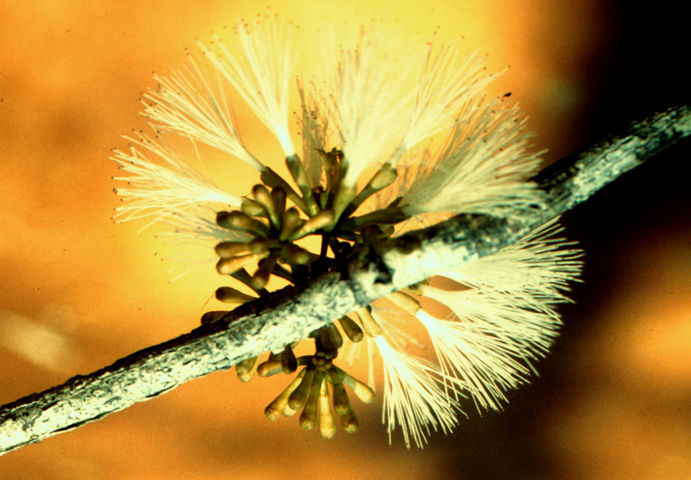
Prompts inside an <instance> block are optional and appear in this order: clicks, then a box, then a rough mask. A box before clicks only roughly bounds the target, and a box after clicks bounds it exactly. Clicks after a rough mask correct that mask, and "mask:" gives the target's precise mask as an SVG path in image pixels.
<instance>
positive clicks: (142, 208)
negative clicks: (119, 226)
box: [112, 134, 240, 228]
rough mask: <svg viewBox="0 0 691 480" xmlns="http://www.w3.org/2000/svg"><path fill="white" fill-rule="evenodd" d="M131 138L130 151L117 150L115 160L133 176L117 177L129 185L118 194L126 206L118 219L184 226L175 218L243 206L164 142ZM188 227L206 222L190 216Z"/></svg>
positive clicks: (146, 138) (117, 215)
mask: <svg viewBox="0 0 691 480" xmlns="http://www.w3.org/2000/svg"><path fill="white" fill-rule="evenodd" d="M125 138H127V139H128V140H129V141H130V143H131V147H130V151H129V152H123V151H121V150H117V149H115V150H114V151H113V157H112V159H113V160H114V161H116V162H117V163H118V164H119V166H120V169H121V170H123V171H125V172H127V173H129V175H128V176H126V177H119V176H118V177H113V179H114V180H120V181H123V182H127V186H126V187H118V188H116V189H115V192H116V193H117V194H118V195H120V196H121V197H122V200H123V204H122V205H120V206H119V207H117V208H116V214H115V219H117V220H119V221H127V220H135V219H140V218H145V217H152V219H151V220H150V222H149V223H148V224H147V225H145V226H144V227H142V228H146V226H149V225H151V224H153V223H155V222H157V221H159V220H163V221H167V222H168V223H171V222H173V223H178V224H179V223H180V221H179V220H175V219H174V217H176V216H177V217H180V216H181V215H183V214H184V213H186V212H187V213H189V212H190V211H193V210H197V209H198V208H200V207H209V206H215V207H216V209H219V208H227V206H233V207H238V206H240V198H239V197H236V196H235V195H231V194H229V193H227V192H225V191H223V190H221V189H219V188H218V187H216V186H215V185H214V184H213V183H212V182H211V181H210V180H208V179H206V178H205V177H204V176H203V175H201V174H200V173H199V172H197V171H195V170H194V169H193V168H192V167H190V166H189V165H188V164H187V163H185V162H184V161H183V160H181V159H179V158H177V156H176V155H175V153H174V152H173V151H171V150H170V149H169V148H167V147H166V146H165V144H163V143H162V142H160V141H156V139H153V138H150V137H148V136H146V135H144V134H142V136H141V137H140V138H139V139H138V140H135V139H133V138H130V137H125ZM145 151H148V153H149V154H152V155H154V156H155V157H156V158H157V159H158V161H159V162H161V163H163V165H165V166H163V165H160V164H159V163H154V162H152V161H150V160H149V159H148V158H147V157H146V156H145V153H144V152H145ZM186 218H187V220H188V221H187V222H183V223H185V224H186V225H196V224H198V223H199V222H201V223H204V220H203V219H201V218H199V217H197V216H189V215H187V216H186Z"/></svg>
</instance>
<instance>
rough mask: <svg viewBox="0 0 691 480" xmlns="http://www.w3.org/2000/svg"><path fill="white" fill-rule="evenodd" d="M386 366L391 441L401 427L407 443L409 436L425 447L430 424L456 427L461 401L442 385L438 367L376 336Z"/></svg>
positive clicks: (386, 411)
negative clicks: (447, 392) (397, 348)
mask: <svg viewBox="0 0 691 480" xmlns="http://www.w3.org/2000/svg"><path fill="white" fill-rule="evenodd" d="M373 341H374V343H375V344H376V345H377V348H378V349H379V352H380V354H381V357H382V363H383V366H384V410H383V412H382V420H383V422H384V423H386V425H387V432H388V434H389V442H391V433H392V432H393V430H394V428H395V426H396V425H400V426H401V430H402V431H403V439H404V441H405V444H406V446H408V447H410V439H411V437H412V440H413V441H414V442H415V445H416V446H418V447H422V446H423V445H424V443H425V442H426V439H427V436H428V435H429V433H430V427H432V429H433V430H435V431H437V430H438V429H441V431H442V432H444V433H449V432H451V430H453V427H454V426H456V423H457V420H456V410H458V404H457V403H456V401H455V400H454V399H452V398H451V397H449V396H448V395H447V394H446V393H445V392H444V390H443V389H442V388H441V387H440V384H439V382H440V380H439V376H440V374H439V369H438V368H437V366H436V365H434V364H431V363H429V362H426V361H425V360H423V359H421V358H416V357H414V356H412V355H408V354H405V353H402V352H400V351H398V350H396V349H394V348H393V347H392V346H391V345H390V344H389V343H388V342H387V341H386V339H385V338H384V337H383V336H378V337H375V338H374V339H373Z"/></svg>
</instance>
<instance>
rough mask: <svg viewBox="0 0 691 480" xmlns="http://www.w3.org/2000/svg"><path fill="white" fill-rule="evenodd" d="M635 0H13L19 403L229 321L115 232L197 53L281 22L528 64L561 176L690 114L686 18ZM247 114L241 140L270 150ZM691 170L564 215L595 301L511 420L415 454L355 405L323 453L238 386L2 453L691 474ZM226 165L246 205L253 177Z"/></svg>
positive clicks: (623, 475) (11, 337) (643, 173)
mask: <svg viewBox="0 0 691 480" xmlns="http://www.w3.org/2000/svg"><path fill="white" fill-rule="evenodd" d="M633 3H634V2H628V1H624V0H622V1H621V2H617V1H611V0H600V1H594V0H582V1H578V2H560V1H556V0H517V1H500V0H484V1H481V0H455V1H426V2H418V1H412V0H397V1H377V0H369V1H351V2H343V1H332V0H322V1H321V2H313V1H307V0H304V1H292V2H271V1H266V2H250V1H232V0H231V1H220V0H213V1H212V0H209V1H198V2H188V1H185V2H183V1H177V0H166V1H160V0H150V1H147V2H134V1H129V0H118V1H98V2H94V1H77V0H70V1H33V0H24V1H21V2H15V1H10V0H0V404H4V403H7V402H10V401H13V400H15V399H16V398H19V397H21V396H24V395H26V394H29V393H32V392H34V391H40V390H44V389H46V388H48V387H51V386H53V385H55V384H58V383H62V382H63V381H64V380H65V379H67V378H68V377H69V376H72V375H74V374H77V373H82V374H84V373H88V372H91V371H93V370H96V369H98V368H100V367H102V366H105V365H107V364H110V363H112V362H113V361H114V360H116V359H117V358H119V357H122V356H124V355H126V354H129V353H131V352H133V351H136V350H138V349H141V348H143V347H146V346H148V345H151V344H154V343H159V342H161V341H163V340H166V339H168V338H171V337H173V336H177V335H178V334H180V333H183V332H186V331H188V330H190V329H191V328H193V327H194V326H195V325H196V324H197V322H198V318H199V316H200V315H201V313H202V312H203V311H204V310H205V308H212V307H213V302H210V303H208V304H206V302H207V301H208V300H209V295H210V293H211V292H213V290H214V289H215V288H216V287H217V286H219V285H222V284H223V280H222V279H220V278H218V277H217V276H216V275H215V273H214V271H213V264H212V263H209V264H208V266H206V265H202V268H198V267H200V265H197V264H195V265H194V267H195V268H194V272H195V273H194V274H191V275H187V276H185V277H183V278H181V279H180V280H178V281H176V282H170V280H171V278H173V277H174V276H175V275H176V270H179V269H180V264H179V262H174V261H172V260H170V259H169V258H170V254H171V253H173V257H174V256H175V255H174V254H175V252H174V251H173V250H171V247H170V246H167V245H166V244H164V243H162V242H161V241H160V240H157V239H155V238H153V234H154V233H155V230H154V231H149V230H147V231H144V232H143V233H141V234H137V230H138V228H139V227H140V226H141V224H140V225H134V224H125V225H117V224H114V223H113V222H112V221H111V219H110V217H111V215H112V213H113V208H114V207H115V206H116V205H117V203H118V200H117V198H116V196H115V195H114V194H113V193H112V191H111V190H112V188H113V186H114V185H113V182H112V180H111V178H110V177H111V176H112V175H116V174H117V170H116V168H115V167H114V164H113V162H109V161H108V160H107V158H108V156H109V154H110V152H109V149H110V148H111V147H113V146H119V147H124V146H125V142H124V141H123V140H122V139H120V137H119V135H120V134H123V133H127V132H128V131H130V129H131V128H142V127H143V126H144V125H145V124H144V121H143V119H142V118H141V116H140V115H138V112H139V111H140V110H141V105H140V104H139V101H138V98H139V97H140V95H141V93H142V92H143V91H144V90H145V89H146V88H148V87H152V86H154V82H153V80H152V78H151V72H152V71H157V72H163V73H165V72H167V71H168V68H169V67H170V66H179V65H181V64H182V63H183V62H184V61H185V51H184V48H185V47H193V45H194V43H195V41H196V39H202V40H204V39H208V38H210V37H211V34H212V32H217V33H221V32H222V31H223V27H224V26H232V25H233V23H234V21H235V20H236V19H237V18H239V17H242V16H244V17H246V18H251V17H253V16H254V15H256V14H257V13H265V12H266V11H269V12H275V13H278V14H281V15H285V16H287V17H288V18H289V19H291V20H293V21H294V22H295V23H297V24H299V25H300V27H301V30H302V31H303V32H306V33H305V35H306V37H307V38H309V39H310V40H309V41H307V42H304V43H303V44H302V48H301V51H300V55H301V56H302V58H303V59H307V60H308V61H314V59H315V58H316V57H315V54H314V52H315V50H317V49H318V46H319V43H321V42H320V39H321V38H322V37H325V36H327V34H328V35H334V36H336V37H337V38H338V35H340V34H341V33H340V32H342V31H343V29H342V27H343V26H344V25H347V26H350V27H357V25H358V24H360V23H367V22H368V21H370V20H371V19H375V20H376V21H377V22H379V23H381V24H385V25H387V28H390V29H392V30H397V31H401V32H404V34H405V35H407V36H410V37H411V38H413V39H416V38H418V37H419V38H420V41H424V40H426V39H429V38H430V37H431V35H432V32H433V31H435V30H438V32H439V33H438V36H439V37H440V38H441V39H450V38H455V37H459V36H464V37H465V41H464V43H463V46H464V48H467V49H468V51H469V52H470V51H473V50H475V49H479V50H481V51H483V52H487V53H489V64H490V68H491V69H494V70H500V69H502V68H504V67H506V66H508V65H510V66H511V68H510V69H509V70H508V72H507V73H505V74H504V75H503V76H502V78H501V79H500V80H499V81H497V82H496V84H495V85H494V86H493V88H494V89H495V91H494V93H497V94H501V93H505V92H507V91H511V92H512V97H511V98H512V99H515V100H516V101H518V102H519V103H520V104H521V105H522V107H523V110H524V111H525V112H526V113H527V115H528V116H529V117H530V120H529V128H530V129H531V130H533V131H535V132H536V133H537V139H536V145H537V146H539V147H540V148H543V147H544V148H548V149H549V152H548V153H547V154H546V156H545V158H546V160H547V161H553V160H555V159H558V158H560V157H562V156H563V155H565V154H567V153H569V152H570V151H571V150H573V149H576V148H579V147H581V146H583V145H587V144H589V143H591V142H593V141H595V140H597V139H598V138H600V137H602V136H603V135H605V134H608V133H611V132H613V131H616V130H618V129H620V128H621V127H623V126H625V125H626V124H627V123H628V122H629V121H630V120H631V119H633V118H636V117H638V116H641V115H642V114H645V113H646V112H650V111H653V110H656V109H660V108H662V107H664V106H666V105H668V104H673V103H680V102H685V101H688V100H689V98H688V97H689V95H688V91H687V89H688V81H687V78H688V77H687V74H686V73H685V72H684V69H685V64H686V63H687V62H686V58H687V52H686V49H687V48H686V47H688V40H687V38H686V28H687V27H686V26H685V25H683V23H682V22H683V19H684V18H685V17H684V15H682V14H681V13H680V12H678V11H675V7H673V5H674V2H671V1H656V2H654V3H652V4H647V5H646V6H645V8H644V7H635V6H633ZM267 8H268V10H267ZM351 31H352V29H351ZM242 108H243V107H242V106H239V107H238V108H237V111H238V118H240V120H241V122H243V127H242V128H243V129H244V130H243V134H244V135H245V136H246V137H247V139H248V142H249V143H250V144H251V143H252V141H254V142H255V143H256V144H257V145H258V147H259V148H263V147H262V143H261V138H262V137H261V135H262V134H263V133H262V132H261V131H259V130H258V127H257V126H256V122H254V121H253V120H249V119H246V118H245V117H246V112H244V111H243V110H242ZM253 122H254V123H253ZM255 139H259V140H255ZM689 150H690V149H689V142H686V143H685V144H682V145H680V146H678V147H675V148H673V149H672V150H670V151H668V152H666V153H664V154H662V155H660V156H659V157H658V158H657V159H655V160H653V161H651V162H649V164H648V165H646V166H644V167H642V168H640V169H639V170H638V171H636V172H633V173H630V174H628V175H627V176H626V177H625V178H623V179H621V180H620V181H618V182H617V183H616V184H615V185H612V186H610V187H608V188H607V189H606V190H605V191H603V192H601V193H600V194H598V195H597V196H596V197H595V198H594V199H592V200H591V201H590V202H589V203H588V204H587V205H584V206H581V207H579V208H578V209H577V210H576V211H574V212H571V213H569V214H567V215H566V216H565V218H564V223H565V225H566V227H567V234H568V236H569V237H570V238H572V239H574V240H577V241H579V242H580V243H581V245H582V246H583V247H584V249H585V250H586V252H587V256H586V267H585V274H584V280H585V282H584V283H583V284H579V285H576V286H575V289H574V292H573V298H574V300H575V301H576V303H575V304H573V305H567V306H565V307H564V308H563V315H564V320H565V326H564V329H563V333H562V336H561V338H560V339H559V340H558V342H557V344H556V345H555V347H554V349H553V351H552V353H551V354H550V355H549V357H548V358H547V359H545V360H544V361H542V362H541V363H540V364H539V365H538V369H539V370H540V373H541V374H540V377H538V378H536V379H534V381H533V382H532V384H531V385H527V386H524V387H523V388H521V389H519V390H517V391H515V392H512V393H510V394H509V397H510V400H511V401H510V403H509V404H508V405H507V406H506V408H505V411H504V412H502V413H485V414H484V415H483V416H479V415H478V414H477V413H475V412H473V411H472V408H468V411H469V413H470V416H469V418H468V419H467V420H463V421H461V423H460V425H459V426H458V428H457V429H456V431H455V432H454V434H453V435H450V436H443V435H433V436H432V438H431V439H430V443H429V445H428V446H427V447H426V448H425V449H424V450H411V451H406V449H405V447H404V446H403V444H402V441H401V439H400V438H395V439H394V444H393V446H389V445H388V443H387V439H386V434H385V431H384V427H383V426H382V425H381V424H380V410H379V408H378V407H369V408H364V406H362V405H360V406H359V407H360V408H358V411H359V414H360V418H361V424H362V428H361V432H360V433H359V434H357V435H354V436H351V435H346V434H344V433H343V432H339V433H338V434H337V435H336V437H335V438H334V439H333V440H330V441H324V440H321V439H320V438H318V435H317V434H316V433H315V432H304V431H302V430H301V429H300V428H299V427H298V426H297V425H296V422H295V421H294V419H289V420H283V421H279V422H278V423H276V424H273V423H270V422H269V421H267V420H266V419H265V418H264V416H263V413H262V411H263V407H264V405H265V404H267V403H268V402H269V401H270V400H271V399H273V397H274V396H275V395H276V393H277V391H278V390H279V389H280V387H281V386H282V385H283V384H284V383H285V379H278V380H275V381H274V380H273V379H270V380H264V381H253V382H251V383H250V384H249V385H244V384H240V383H239V382H238V381H237V380H236V379H235V376H234V374H233V373H227V372H222V373H215V374H212V375H209V376H207V377H205V378H202V379H199V380H195V381H193V382H190V383H188V384H186V385H184V386H182V387H180V388H178V389H176V390H174V391H172V392H170V393H168V394H166V395H164V396H163V397H161V398H158V399H155V400H152V401H150V402H146V403H143V404H138V405H135V406H133V407H131V408H129V409H128V410H126V411H124V412H120V413H117V414H114V415H111V416H109V417H107V418H105V419H103V420H101V421H98V422H96V423H93V424H90V425H87V426H85V427H82V428H80V429H78V430H76V431H73V432H69V433H66V434H62V435H59V436H57V437H53V438H51V439H48V440H45V441H43V442H42V443H40V444H37V445H32V446H28V447H26V448H23V449H21V450H19V451H16V452H13V453H10V454H7V455H6V456H3V457H2V458H0V478H2V479H8V480H9V479H27V480H28V479H45V478H50V479H70V480H72V479H90V478H99V479H111V478H112V479H119V480H130V479H131V480H139V479H171V478H186V479H209V480H214V479H221V478H223V479H264V478H267V479H284V478H285V479H312V478H315V479H316V478H344V479H345V478H361V479H378V478H390V477H391V476H394V475H395V476H396V478H397V479H399V480H404V479H420V478H425V479H447V478H454V479H456V478H458V479H466V478H492V479H522V478H526V479H528V478H530V479H543V478H544V479H547V478H560V479H574V480H575V479H585V478H587V479H610V480H611V479H627V480H631V479H646V480H650V479H668V480H675V479H679V480H682V479H688V478H691V458H690V455H689V454H690V452H691V221H690V220H691V218H690V214H689V213H690V211H691V210H690V207H691V194H690V193H689V187H688V178H687V177H685V176H683V175H681V174H680V172H681V171H682V169H683V167H684V166H685V165H686V164H687V163H688V161H689ZM223 168H225V169H226V170H227V171H231V172H232V175H233V176H234V177H236V178H237V179H239V180H238V182H239V183H238V185H251V183H252V181H253V178H252V172H251V171H250V170H249V169H244V168H245V167H244V166H237V165H235V164H228V163H226V164H224V165H223ZM243 182H244V183H243ZM238 193H242V192H238ZM161 259H163V261H161Z"/></svg>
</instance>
